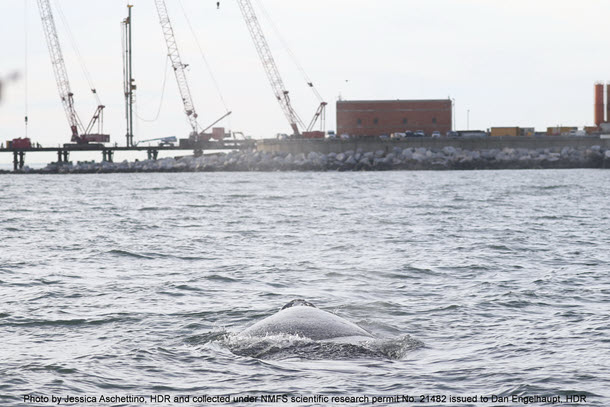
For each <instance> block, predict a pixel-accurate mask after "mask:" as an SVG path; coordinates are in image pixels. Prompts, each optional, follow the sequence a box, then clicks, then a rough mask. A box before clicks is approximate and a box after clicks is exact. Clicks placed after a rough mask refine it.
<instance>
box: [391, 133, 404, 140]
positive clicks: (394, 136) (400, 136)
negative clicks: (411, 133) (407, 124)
mask: <svg viewBox="0 0 610 407" xmlns="http://www.w3.org/2000/svg"><path fill="white" fill-rule="evenodd" d="M405 137H407V136H406V134H405V133H392V134H390V138H391V139H392V140H400V139H403V138H405Z"/></svg>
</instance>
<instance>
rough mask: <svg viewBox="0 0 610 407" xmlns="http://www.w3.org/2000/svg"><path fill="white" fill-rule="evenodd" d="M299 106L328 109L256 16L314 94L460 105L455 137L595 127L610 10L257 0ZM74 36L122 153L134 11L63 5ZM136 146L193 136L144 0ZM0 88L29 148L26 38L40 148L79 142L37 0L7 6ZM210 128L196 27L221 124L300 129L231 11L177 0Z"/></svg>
mask: <svg viewBox="0 0 610 407" xmlns="http://www.w3.org/2000/svg"><path fill="white" fill-rule="evenodd" d="M252 1H253V4H254V6H255V8H256V10H257V12H258V14H259V20H260V21H261V24H262V25H263V29H264V30H265V33H266V34H267V38H268V40H269V43H270V46H271V48H272V52H273V53H274V56H275V59H276V62H277V64H278V67H279V70H280V72H281V73H282V76H283V78H284V82H285V84H286V87H287V88H288V89H289V90H290V94H291V99H292V101H293V104H294V106H295V108H296V110H297V112H298V113H299V115H300V116H301V117H302V119H303V120H304V121H306V122H309V120H310V118H311V117H312V115H313V113H314V111H315V109H316V107H317V105H318V102H317V99H316V98H315V97H314V95H313V94H312V93H311V91H310V90H309V89H308V88H307V86H306V85H305V83H304V79H303V77H302V76H301V74H300V72H299V70H298V68H297V66H296V65H295V64H294V63H293V61H292V59H290V58H289V52H288V51H287V50H286V48H285V47H284V44H283V43H282V42H281V41H279V40H278V37H277V36H276V33H275V31H274V30H273V29H272V27H271V26H270V25H269V21H268V20H267V19H266V18H265V17H264V15H263V13H262V11H261V8H260V5H261V4H262V5H263V6H264V9H265V10H266V12H267V13H268V15H269V16H270V17H271V19H272V21H273V22H274V23H275V25H276V26H277V28H278V30H279V31H280V32H281V35H282V36H283V38H284V40H285V42H286V43H287V44H288V45H289V47H290V50H292V52H293V53H294V54H295V55H296V56H297V58H298V61H299V62H300V64H301V65H302V66H303V68H304V69H305V71H306V72H307V74H308V76H309V77H310V78H311V79H312V81H313V82H314V84H316V85H317V88H318V90H319V92H320V93H321V94H322V96H323V97H324V98H325V99H326V101H328V102H329V108H328V112H327V129H334V128H335V102H336V100H337V98H338V97H339V95H341V96H342V97H343V98H344V99H348V100H349V99H352V100H355V99H428V98H429V99H438V98H448V97H451V98H454V99H455V108H456V124H457V127H458V129H464V128H466V117H467V111H468V110H470V128H471V129H475V128H476V129H486V128H488V127H491V126H523V127H530V126H533V127H536V128H538V129H540V130H542V129H545V128H546V127H547V126H553V125H559V124H561V125H573V126H579V127H582V126H584V125H591V124H592V122H593V84H594V82H595V81H598V80H605V79H610V56H609V55H608V54H609V53H608V51H607V50H608V47H607V45H608V44H607V43H608V41H609V38H610V35H609V34H610V25H609V24H607V16H609V15H610V1H604V0H580V1H568V0H512V1H506V0H505V1H495V0H425V1H424V0H418V1H415V0H366V1H365V0H307V1H298V0H252ZM52 2H53V4H54V5H56V4H58V3H60V4H61V10H62V11H63V14H64V15H65V19H66V21H67V22H68V26H69V29H70V31H71V32H72V35H73V36H74V38H75V42H76V44H77V46H78V49H79V50H80V53H81V55H82V57H83V60H84V61H85V63H86V66H87V70H88V71H89V73H90V75H91V77H92V78H93V82H94V85H95V87H96V88H97V90H98V92H99V95H100V97H101V99H102V102H103V103H104V104H105V105H106V106H107V108H106V116H105V125H106V128H105V130H106V132H108V133H110V134H111V137H112V141H113V142H114V141H118V142H119V143H120V144H123V143H124V140H125V138H124V134H125V126H124V105H123V102H124V99H123V94H122V61H121V29H120V22H121V21H122V20H123V19H124V18H125V16H126V13H127V10H126V4H127V2H126V1H124V0H112V1H110V0H107V1H92V0H86V1H83V0H53V1H52ZM131 3H132V4H134V8H133V30H134V31H133V36H134V41H135V43H134V47H135V49H134V70H135V72H134V76H135V78H136V83H137V85H138V91H137V97H136V98H137V106H138V107H137V113H138V116H140V117H141V118H142V119H147V120H149V119H152V118H154V116H155V115H156V112H157V108H158V106H159V104H160V103H161V102H162V108H161V113H160V115H159V117H158V119H157V120H156V121H154V122H148V121H144V120H138V121H137V123H136V132H135V133H136V134H135V139H136V140H141V139H147V138H153V137H162V136H168V135H174V136H177V137H186V136H187V134H188V133H189V130H190V129H189V126H188V123H187V121H186V119H185V116H184V113H183V109H182V104H181V102H180V98H179V95H178V91H177V86H176V83H175V80H174V77H173V75H172V72H171V70H168V71H167V83H166V87H165V95H164V97H163V100H162V99H161V90H162V84H163V80H164V72H165V67H166V60H167V58H166V54H167V51H166V48H165V43H164V40H163V37H162V34H161V29H160V26H159V23H158V19H157V14H156V10H155V7H154V2H153V1H151V0H133V1H132V2H131ZM0 4H2V13H0V24H1V26H2V31H3V34H4V35H3V36H2V39H1V40H0V41H2V54H3V56H2V58H1V59H0V75H2V76H3V77H4V76H5V75H7V74H9V73H10V72H12V71H20V72H21V73H22V76H21V80H20V81H18V82H16V83H11V84H9V85H7V86H6V87H5V91H4V100H3V102H2V104H1V105H0V132H1V135H0V139H2V141H5V140H6V139H11V138H13V137H19V136H23V135H24V124H23V122H24V120H23V117H24V114H25V106H26V102H25V100H26V92H25V83H26V81H25V72H26V69H25V68H26V65H25V59H26V46H25V44H26V32H27V59H28V64H27V84H28V92H27V99H28V114H29V119H30V120H29V136H30V137H31V138H32V139H33V141H35V142H40V143H41V144H44V145H57V144H59V143H64V142H67V141H68V140H69V129H68V125H67V122H66V119H65V117H64V113H63V109H62V107H61V103H60V101H59V98H58V94H57V89H56V84H55V80H54V77H53V73H52V70H51V65H50V62H49V55H48V51H47V48H46V43H45V39H44V36H43V33H42V28H41V22H40V17H39V13H38V7H37V4H36V1H35V0H0ZM167 4H168V8H169V12H170V15H171V17H172V20H173V24H174V28H175V33H176V37H177V40H178V43H179V46H180V51H181V54H182V58H183V60H184V62H185V63H188V64H189V71H188V77H189V80H190V87H191V90H192V93H193V98H194V100H195V106H196V108H197V111H198V113H199V117H200V123H201V124H202V125H204V126H206V125H207V124H209V123H211V122H212V121H213V120H215V119H216V118H217V117H219V116H221V115H222V114H223V113H224V111H225V105H224V104H223V102H222V100H221V97H220V96H219V93H218V92H217V90H216V88H215V86H214V82H213V81H212V77H211V75H210V73H209V71H208V70H207V69H206V66H205V64H204V62H203V58H202V56H201V54H200V52H199V49H198V47H197V44H196V42H195V39H194V37H193V35H192V33H191V31H190V29H189V27H188V24H187V19H186V17H185V13H184V12H183V9H184V10H185V11H186V15H188V20H189V21H190V23H191V24H192V25H193V28H194V29H195V31H196V35H197V39H198V40H199V43H200V44H201V46H202V48H203V50H204V52H205V56H206V58H207V60H208V62H209V65H210V66H211V68H212V72H213V74H214V76H215V78H216V81H217V84H218V87H219V88H220V90H221V93H222V97H223V99H224V101H225V102H226V106H227V108H228V109H230V110H232V111H233V115H232V116H231V117H230V119H229V120H226V121H224V122H223V123H222V124H223V125H224V126H225V127H227V128H230V129H231V130H234V131H243V132H244V133H246V134H248V135H252V136H253V137H255V138H264V137H273V136H274V135H275V133H277V132H289V126H288V123H287V122H286V119H285V118H284V116H283V114H282V112H281V110H280V107H279V105H278V104H277V102H276V100H275V98H274V96H273V94H272V91H271V88H270V86H269V84H268V83H267V78H266V76H265V73H264V71H263V69H262V66H261V63H260V62H259V60H258V56H257V54H256V51H255V48H254V46H253V44H252V41H251V39H250V36H249V33H248V31H247V28H246V25H245V23H244V21H243V19H242V16H241V13H240V11H239V8H238V6H237V3H236V2H235V1H234V0H221V6H220V9H219V10H217V9H216V1H212V0H167ZM54 10H55V14H56V15H55V18H56V22H57V26H58V29H59V34H60V40H61V42H62V46H63V52H64V56H65V58H66V63H67V67H68V72H69V74H70V80H71V84H72V90H73V92H74V94H75V104H76V107H77V111H78V113H79V115H80V117H81V119H82V120H83V121H88V120H89V119H90V117H91V115H92V113H93V110H94V109H95V106H96V103H95V100H94V99H93V97H92V96H91V95H90V92H89V85H88V84H87V81H86V80H85V77H84V75H83V73H82V70H81V64H80V62H79V60H78V59H77V58H76V56H75V55H76V54H75V51H74V48H73V47H72V44H71V41H70V38H69V35H68V32H67V30H66V29H65V26H64V24H62V22H61V18H60V16H59V15H58V13H59V12H58V10H57V8H55V9H54Z"/></svg>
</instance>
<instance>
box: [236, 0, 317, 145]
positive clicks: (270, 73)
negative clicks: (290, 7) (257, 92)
mask: <svg viewBox="0 0 610 407" xmlns="http://www.w3.org/2000/svg"><path fill="white" fill-rule="evenodd" d="M237 4H238V5H239V8H240V9H241V13H242V15H243V17H244V20H245V21H246V25H247V26H248V30H249V31H250V36H251V37H252V41H254V46H255V48H256V51H257V52H258V56H259V58H260V60H261V62H262V64H263V68H264V69H265V73H266V74H267V78H268V79H269V83H270V84H271V88H272V89H273V93H274V94H275V97H276V99H277V101H278V103H279V104H280V107H281V108H282V111H283V112H284V116H286V119H287V120H288V123H289V124H290V127H291V128H292V132H293V136H294V137H305V138H318V137H324V132H323V131H313V128H314V126H315V124H316V122H317V121H318V119H320V122H321V126H322V129H323V128H324V120H325V109H326V105H327V103H326V102H324V101H322V98H321V97H319V95H318V94H317V92H316V95H318V98H319V99H320V105H319V106H318V109H317V111H316V113H315V114H314V116H313V118H312V119H311V122H310V123H309V126H307V127H305V125H304V124H303V121H302V120H301V119H300V118H299V115H298V114H297V113H296V111H295V110H294V108H293V107H292V105H291V103H290V97H289V96H288V91H287V90H286V87H285V86H284V82H283V81H282V77H281V76H280V72H279V70H278V69H277V65H276V64H275V60H274V59H273V55H272V54H271V49H270V48H269V44H268V43H267V39H266V38H265V35H264V33H263V30H262V28H261V26H260V23H259V22H258V18H257V17H256V13H255V12H254V8H253V7H252V3H251V2H250V0H237ZM307 84H308V86H309V87H311V88H312V89H314V87H313V83H311V82H308V83H307ZM314 91H315V89H314ZM299 127H300V128H303V129H306V130H305V131H304V132H302V133H301V131H300V130H299Z"/></svg>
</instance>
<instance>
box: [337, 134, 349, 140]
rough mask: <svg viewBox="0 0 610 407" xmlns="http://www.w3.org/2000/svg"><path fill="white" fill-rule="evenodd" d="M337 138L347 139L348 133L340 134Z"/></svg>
mask: <svg viewBox="0 0 610 407" xmlns="http://www.w3.org/2000/svg"><path fill="white" fill-rule="evenodd" d="M339 138H340V139H341V140H349V134H342V135H341V136H339Z"/></svg>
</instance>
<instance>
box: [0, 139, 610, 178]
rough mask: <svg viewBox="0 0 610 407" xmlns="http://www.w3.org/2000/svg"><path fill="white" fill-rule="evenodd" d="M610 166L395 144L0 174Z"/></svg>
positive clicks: (572, 154) (586, 156) (556, 155)
mask: <svg viewBox="0 0 610 407" xmlns="http://www.w3.org/2000/svg"><path fill="white" fill-rule="evenodd" d="M570 168H610V149H605V148H602V147H600V146H597V145H595V146H591V147H563V148H559V147H552V148H544V149H543V148H538V149H524V148H507V147H506V148H503V149H496V148H492V149H482V150H474V151H473V150H467V149H462V148H459V147H453V146H445V147H443V148H438V149H437V148H425V147H407V148H401V147H397V146H395V147H394V148H392V149H391V150H389V151H385V150H377V151H363V150H362V149H361V148H359V149H357V150H355V151H354V150H348V151H345V152H340V153H335V152H330V153H318V152H314V151H310V152H309V153H307V154H305V153H299V154H294V155H293V154H292V153H286V152H267V151H256V152H254V151H247V152H246V151H234V152H229V153H220V154H210V155H204V156H201V157H194V156H183V157H176V158H163V159H158V160H143V161H132V162H128V161H123V162H119V163H113V162H108V161H102V162H99V163H96V162H79V163H77V164H72V163H51V164H48V165H47V166H46V167H44V168H41V169H31V168H29V167H24V168H23V169H21V170H18V171H0V174H108V173H146V172H218V171H227V172H257V171H261V172H270V171H314V172H315V171H320V172H324V171H393V170H405V171H428V170H435V171H452V170H498V169H570Z"/></svg>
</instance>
